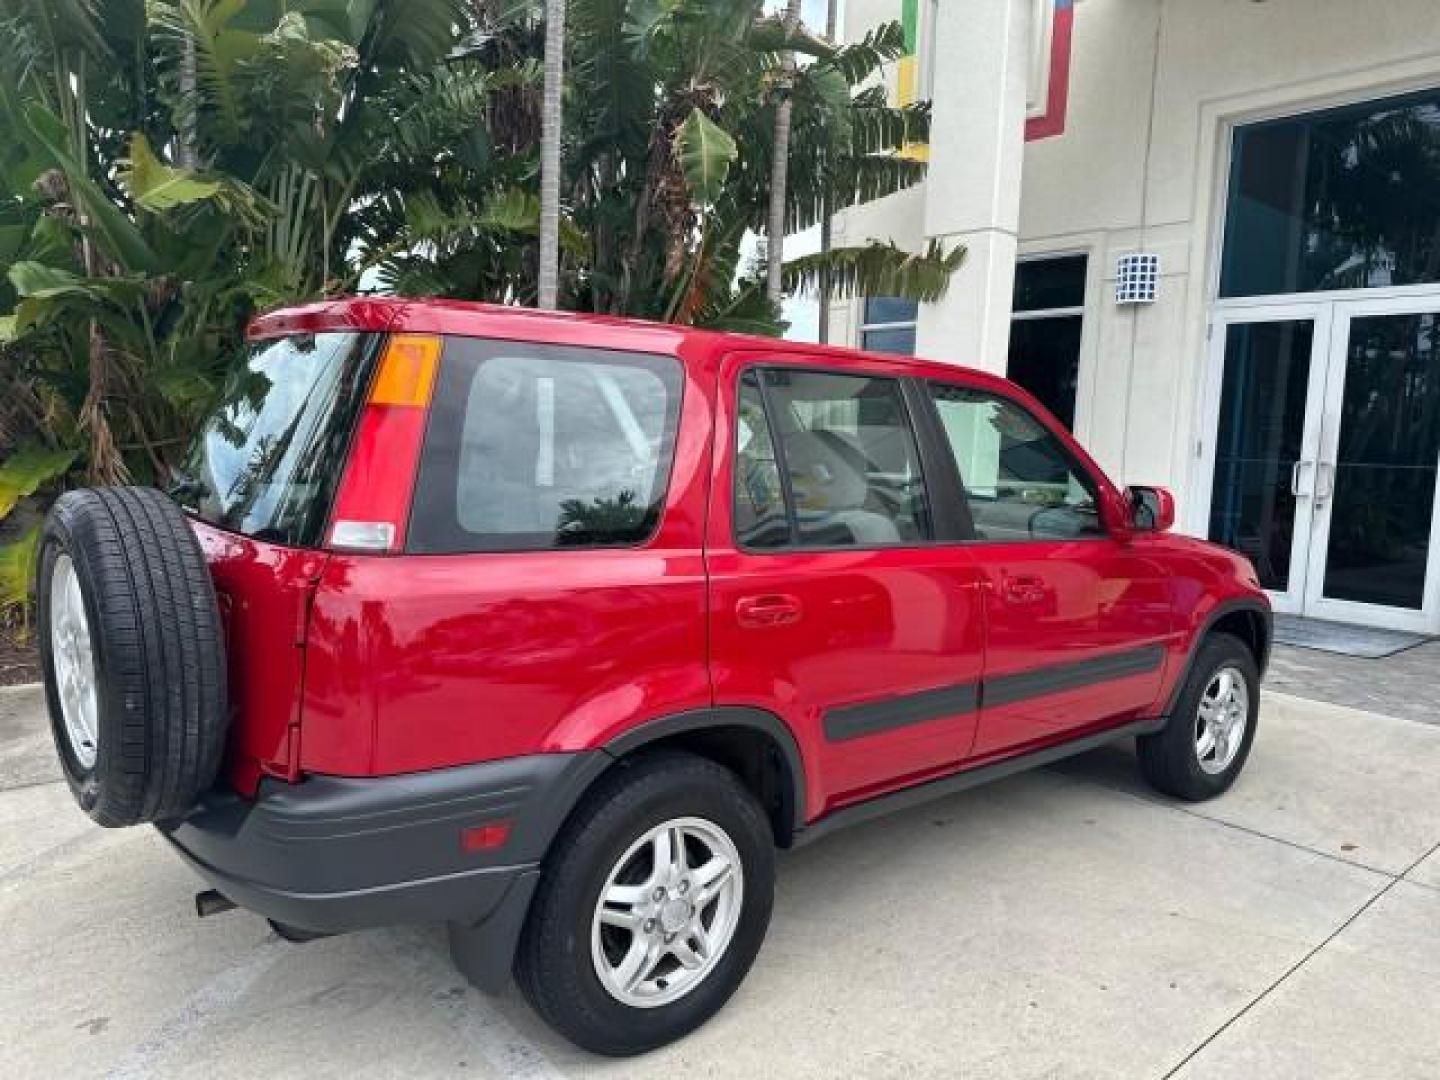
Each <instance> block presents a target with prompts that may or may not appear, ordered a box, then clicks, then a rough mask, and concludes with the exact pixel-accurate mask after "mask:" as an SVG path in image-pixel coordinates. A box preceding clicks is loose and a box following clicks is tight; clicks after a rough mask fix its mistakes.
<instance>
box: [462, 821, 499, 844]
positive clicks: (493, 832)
mask: <svg viewBox="0 0 1440 1080" xmlns="http://www.w3.org/2000/svg"><path fill="white" fill-rule="evenodd" d="M509 839H510V822H508V821H497V822H494V823H493V824H490V825H475V826H473V827H471V828H469V829H461V830H460V847H461V848H462V849H463V850H465V851H470V852H475V851H494V850H495V849H496V848H498V847H504V846H505V841H507V840H509Z"/></svg>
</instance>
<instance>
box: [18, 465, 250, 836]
mask: <svg viewBox="0 0 1440 1080" xmlns="http://www.w3.org/2000/svg"><path fill="white" fill-rule="evenodd" d="M36 579H37V629H38V634H39V639H40V654H41V659H42V666H43V668H44V673H45V698H46V703H47V704H48V706H49V710H50V728H51V732H52V734H53V735H54V737H55V748H56V750H57V751H58V753H59V755H60V763H61V765H62V766H63V768H64V771H65V778H66V780H68V781H69V784H70V790H71V791H72V792H73V793H74V795H75V799H76V801H77V802H79V804H80V808H81V809H82V810H84V811H85V812H86V813H87V814H89V815H90V817H92V818H93V819H94V820H95V821H97V822H98V823H99V824H101V825H107V826H120V825H137V824H140V823H142V822H147V821H163V820H166V819H168V818H175V817H179V816H181V815H182V814H184V813H185V811H186V810H188V809H189V808H190V807H191V806H192V805H194V803H195V800H196V798H197V797H198V796H199V795H200V793H201V792H203V791H204V790H205V789H206V788H208V787H210V785H211V784H213V783H214V781H215V775H216V773H217V771H218V770H219V768H220V759H221V756H222V755H223V753H224V749H225V735H226V730H225V729H226V725H227V707H226V690H225V650H224V641H223V636H222V631H221V622H220V610H219V606H218V605H217V603H216V600H215V586H214V583H213V582H212V581H211V579H210V571H209V569H208V567H207V566H206V563H205V556H204V553H203V552H202V551H201V550H200V544H199V542H198V541H197V540H196V538H195V534H194V532H193V531H192V530H191V528H190V523H189V521H188V520H187V519H186V517H185V515H184V514H183V513H182V512H181V510H180V508H179V507H178V506H176V505H175V503H174V502H173V501H171V500H170V499H169V498H168V497H166V496H165V495H164V494H163V493H161V492H159V491H156V490H155V489H153V488H141V487H112V488H85V489H81V490H78V491H71V492H67V493H66V494H64V495H62V496H61V497H60V498H59V500H57V501H56V503H55V505H54V507H53V508H52V509H51V511H50V514H49V516H48V517H47V519H46V521H45V527H44V530H43V532H42V533H41V538H40V554H39V560H38V564H37V570H36Z"/></svg>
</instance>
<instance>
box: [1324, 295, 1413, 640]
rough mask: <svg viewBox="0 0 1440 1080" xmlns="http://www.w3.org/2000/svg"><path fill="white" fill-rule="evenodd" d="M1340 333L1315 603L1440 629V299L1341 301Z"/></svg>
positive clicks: (1336, 331)
mask: <svg viewBox="0 0 1440 1080" xmlns="http://www.w3.org/2000/svg"><path fill="white" fill-rule="evenodd" d="M1331 340H1332V341H1333V342H1334V348H1333V350H1332V351H1331V356H1330V359H1329V363H1328V365H1327V366H1328V371H1327V377H1326V380H1325V387H1324V393H1323V400H1324V418H1323V421H1322V424H1321V438H1320V446H1319V455H1318V457H1317V458H1315V459H1314V460H1315V462H1316V464H1315V468H1314V470H1313V471H1314V473H1315V480H1314V486H1313V488H1312V489H1311V490H1312V491H1313V499H1312V500H1311V502H1312V506H1313V518H1314V520H1313V526H1312V528H1313V532H1314V537H1313V540H1312V543H1311V545H1310V555H1309V559H1308V563H1309V565H1308V567H1307V585H1306V598H1305V605H1304V608H1305V612H1306V614H1310V615H1315V616H1317V617H1320V618H1328V619H1340V620H1344V621H1349V622H1363V623H1367V624H1369V625H1374V626H1387V627H1391V628H1394V629H1397V630H1417V631H1430V630H1433V629H1434V628H1435V627H1436V626H1437V620H1436V614H1437V603H1436V601H1437V596H1436V591H1437V587H1440V581H1437V575H1436V572H1435V559H1434V556H1435V554H1436V536H1437V531H1440V530H1437V527H1436V520H1435V510H1436V501H1435V494H1436V480H1437V473H1440V298H1436V299H1434V300H1431V301H1428V302H1424V301H1417V300H1415V299H1410V298H1403V299H1401V298H1395V299H1389V300H1368V301H1367V300H1357V301H1339V302H1336V303H1335V304H1334V321H1333V326H1332V330H1331ZM1302 471H1303V470H1302Z"/></svg>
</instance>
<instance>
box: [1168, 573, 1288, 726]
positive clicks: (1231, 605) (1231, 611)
mask: <svg viewBox="0 0 1440 1080" xmlns="http://www.w3.org/2000/svg"><path fill="white" fill-rule="evenodd" d="M1242 613H1243V614H1248V615H1252V616H1254V617H1256V618H1258V619H1259V620H1260V624H1261V628H1262V629H1261V633H1262V636H1263V638H1264V640H1263V642H1262V646H1263V647H1262V649H1261V652H1260V655H1258V656H1256V657H1255V664H1256V667H1258V668H1259V670H1260V675H1261V677H1262V678H1263V677H1264V675H1265V667H1266V664H1267V662H1268V660H1269V657H1270V649H1271V647H1272V646H1273V644H1274V641H1275V627H1274V615H1273V614H1272V612H1271V610H1270V606H1269V605H1268V604H1266V603H1265V602H1264V601H1263V600H1260V599H1258V598H1255V597H1235V598H1232V599H1229V600H1222V601H1220V602H1219V603H1218V604H1216V605H1215V606H1214V607H1213V608H1211V609H1210V610H1209V611H1208V612H1206V613H1205V617H1204V618H1203V619H1202V620H1200V623H1199V625H1198V626H1197V627H1196V628H1195V630H1194V631H1193V632H1192V633H1191V637H1190V646H1189V648H1188V649H1187V650H1186V653H1185V660H1184V662H1183V663H1182V664H1181V665H1180V668H1179V670H1178V672H1177V674H1176V677H1175V682H1174V684H1173V685H1172V686H1171V687H1170V692H1169V694H1168V695H1167V696H1166V698H1165V710H1164V715H1166V716H1169V715H1170V714H1171V713H1173V712H1174V711H1175V707H1176V705H1177V704H1178V702H1179V700H1180V695H1181V694H1182V693H1183V692H1184V690H1185V683H1186V682H1187V681H1188V680H1189V678H1190V671H1191V669H1192V668H1193V667H1194V666H1195V658H1196V657H1197V656H1198V655H1199V654H1200V649H1201V647H1202V646H1203V645H1204V644H1205V641H1206V640H1207V639H1208V638H1209V637H1210V635H1211V634H1212V633H1213V632H1214V630H1215V627H1216V626H1217V625H1218V624H1219V622H1220V621H1221V620H1222V619H1225V618H1227V617H1229V616H1231V615H1238V614H1242Z"/></svg>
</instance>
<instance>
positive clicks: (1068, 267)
mask: <svg viewBox="0 0 1440 1080" xmlns="http://www.w3.org/2000/svg"><path fill="white" fill-rule="evenodd" d="M1086 261H1087V260H1086V257H1085V256H1084V255H1067V256H1065V257H1063V258H1057V259H1026V260H1024V261H1022V262H1021V263H1020V264H1019V265H1018V266H1017V267H1016V268H1015V301H1014V314H1013V315H1012V321H1011V323H1010V360H1009V369H1008V371H1009V375H1010V378H1011V380H1012V381H1014V382H1016V383H1018V384H1019V385H1020V386H1023V387H1024V388H1025V389H1026V390H1028V391H1030V393H1032V394H1034V395H1035V397H1036V398H1037V399H1039V401H1040V404H1042V405H1044V406H1045V407H1046V408H1047V409H1049V410H1050V411H1051V412H1052V413H1054V414H1055V417H1056V419H1058V420H1059V421H1060V422H1061V423H1062V424H1064V425H1065V426H1066V427H1067V428H1074V426H1075V389H1076V386H1077V384H1078V383H1079V380H1080V330H1081V325H1082V324H1083V322H1084V318H1085V268H1086Z"/></svg>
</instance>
